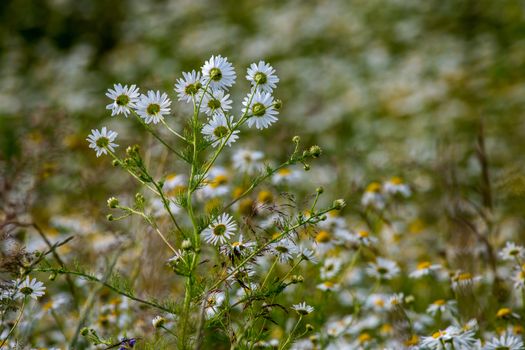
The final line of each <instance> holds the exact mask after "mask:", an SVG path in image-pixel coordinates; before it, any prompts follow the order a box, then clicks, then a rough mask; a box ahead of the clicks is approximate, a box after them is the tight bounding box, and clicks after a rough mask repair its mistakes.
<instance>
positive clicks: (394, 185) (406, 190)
mask: <svg viewBox="0 0 525 350" xmlns="http://www.w3.org/2000/svg"><path fill="white" fill-rule="evenodd" d="M383 189H384V191H385V193H387V194H390V195H396V194H400V195H402V196H403V197H410V195H411V194H412V191H411V190H410V187H409V186H408V185H407V184H406V183H403V180H401V178H400V177H397V176H395V177H393V178H391V179H390V180H388V181H386V182H385V183H384V184H383Z"/></svg>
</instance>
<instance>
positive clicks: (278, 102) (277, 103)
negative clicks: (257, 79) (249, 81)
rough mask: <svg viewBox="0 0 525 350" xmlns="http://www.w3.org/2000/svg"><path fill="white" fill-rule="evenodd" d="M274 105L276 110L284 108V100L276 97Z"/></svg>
mask: <svg viewBox="0 0 525 350" xmlns="http://www.w3.org/2000/svg"><path fill="white" fill-rule="evenodd" d="M273 106H274V108H275V109H276V110H280V109H281V108H283V101H282V100H281V99H280V98H276V99H275V102H274V104H273Z"/></svg>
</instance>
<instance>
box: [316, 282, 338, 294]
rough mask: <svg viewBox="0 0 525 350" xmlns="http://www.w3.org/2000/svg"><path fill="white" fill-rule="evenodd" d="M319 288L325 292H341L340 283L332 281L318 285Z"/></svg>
mask: <svg viewBox="0 0 525 350" xmlns="http://www.w3.org/2000/svg"><path fill="white" fill-rule="evenodd" d="M317 288H318V289H320V290H322V291H323V292H327V291H330V292H331V291H338V290H339V284H338V283H334V282H332V281H325V282H323V283H321V284H318V285H317Z"/></svg>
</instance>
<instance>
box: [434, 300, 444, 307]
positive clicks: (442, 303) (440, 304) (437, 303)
mask: <svg viewBox="0 0 525 350" xmlns="http://www.w3.org/2000/svg"><path fill="white" fill-rule="evenodd" d="M432 304H434V305H438V306H442V305H445V299H438V300H436V301H434V302H433V303H432Z"/></svg>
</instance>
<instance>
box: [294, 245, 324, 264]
mask: <svg viewBox="0 0 525 350" xmlns="http://www.w3.org/2000/svg"><path fill="white" fill-rule="evenodd" d="M297 256H298V257H299V258H300V259H302V260H306V261H309V262H311V263H312V264H317V263H318V262H319V260H317V257H316V256H315V252H314V251H313V250H311V249H308V248H304V247H300V248H299V251H298V252H297Z"/></svg>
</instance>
